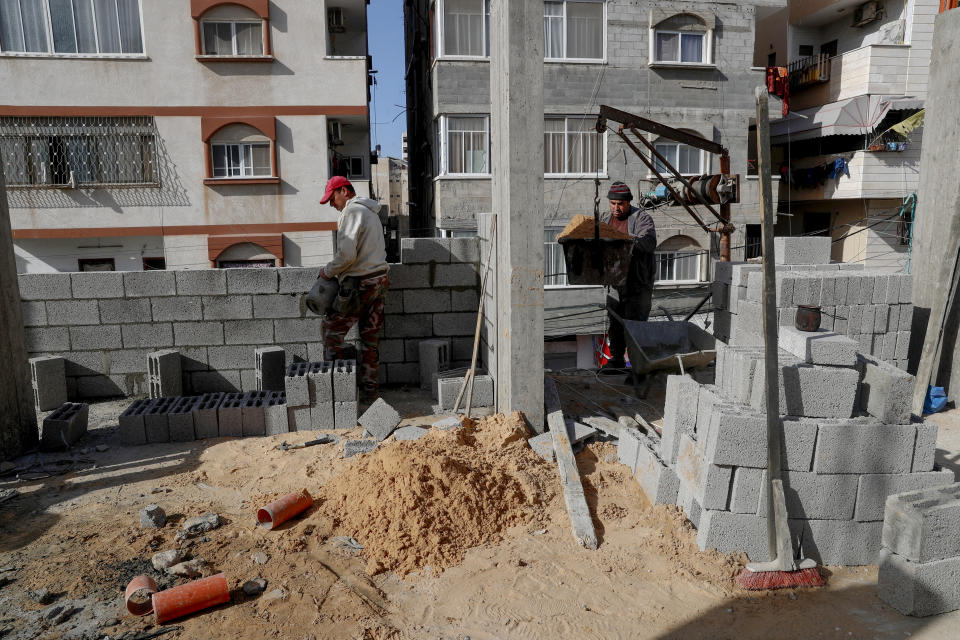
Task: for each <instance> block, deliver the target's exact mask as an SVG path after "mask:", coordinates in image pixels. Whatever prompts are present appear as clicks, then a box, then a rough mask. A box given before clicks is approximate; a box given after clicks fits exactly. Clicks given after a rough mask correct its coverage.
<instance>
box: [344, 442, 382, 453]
mask: <svg viewBox="0 0 960 640" xmlns="http://www.w3.org/2000/svg"><path fill="white" fill-rule="evenodd" d="M376 448H377V441H376V440H373V439H364V440H346V441H345V442H344V443H343V457H344V458H352V457H353V456H355V455H358V454H361V453H370V452H371V451H373V450H374V449H376Z"/></svg>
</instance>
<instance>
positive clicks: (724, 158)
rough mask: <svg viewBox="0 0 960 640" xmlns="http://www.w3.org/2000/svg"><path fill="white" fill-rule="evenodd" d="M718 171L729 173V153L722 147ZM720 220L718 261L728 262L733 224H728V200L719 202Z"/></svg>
mask: <svg viewBox="0 0 960 640" xmlns="http://www.w3.org/2000/svg"><path fill="white" fill-rule="evenodd" d="M720 173H722V174H723V175H729V174H730V154H729V153H727V150H726V149H724V150H723V153H721V154H720ZM720 222H722V223H723V228H722V229H721V230H720V261H721V262H730V239H731V237H732V236H733V226H732V225H731V224H730V202H729V201H728V202H721V203H720Z"/></svg>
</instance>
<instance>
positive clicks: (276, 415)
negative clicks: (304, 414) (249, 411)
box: [263, 391, 290, 436]
mask: <svg viewBox="0 0 960 640" xmlns="http://www.w3.org/2000/svg"><path fill="white" fill-rule="evenodd" d="M263 424H264V430H265V434H266V435H268V436H275V435H277V434H280V433H287V432H288V431H290V419H289V416H288V414H287V395H286V393H284V392H283V391H269V392H267V396H266V398H265V399H264V403H263Z"/></svg>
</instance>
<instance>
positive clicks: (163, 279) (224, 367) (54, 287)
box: [18, 238, 480, 399]
mask: <svg viewBox="0 0 960 640" xmlns="http://www.w3.org/2000/svg"><path fill="white" fill-rule="evenodd" d="M404 243H405V249H404V256H405V263H403V264H392V265H390V290H389V293H388V294H387V299H386V308H385V321H384V329H383V331H384V334H383V339H382V340H381V343H380V349H381V352H380V362H381V366H380V382H381V383H385V384H407V385H418V384H419V383H420V375H419V365H418V360H419V350H418V345H419V343H420V342H421V341H422V340H425V339H433V338H439V339H449V340H450V355H451V361H452V364H453V365H454V366H463V365H464V364H469V361H470V356H471V350H472V347H473V334H474V328H475V327H476V313H477V304H478V294H477V292H478V290H479V280H480V279H479V276H478V275H477V271H478V266H477V262H478V257H479V240H478V239H477V238H456V239H441V238H436V239H427V238H423V239H415V240H409V241H408V240H405V241H404ZM318 270H319V267H280V268H269V269H195V270H179V271H136V272H100V273H72V274H71V273H37V274H23V275H20V276H19V277H18V281H19V288H20V295H21V300H22V304H21V309H22V313H23V318H24V324H25V337H26V343H27V351H28V352H29V355H30V357H36V356H61V357H63V358H64V359H65V360H66V362H65V366H66V376H67V391H68V397H69V398H70V399H75V398H93V397H107V396H123V395H129V396H143V395H147V394H148V391H149V390H148V388H147V356H148V354H150V353H152V352H154V351H156V350H158V349H171V348H172V349H177V350H178V351H179V352H180V357H181V364H182V374H183V390H182V393H185V394H189V395H200V394H203V393H209V392H217V391H223V392H238V391H254V390H257V377H256V362H255V357H256V355H255V350H256V349H257V348H258V347H265V346H274V347H280V348H283V350H284V351H285V353H286V362H287V364H290V363H293V362H319V361H321V360H323V359H324V358H325V355H324V345H323V342H322V322H323V320H322V318H320V317H318V316H314V315H313V314H311V313H309V312H307V311H306V310H305V309H302V308H301V304H300V302H301V297H302V296H303V294H305V293H306V292H308V291H309V290H310V287H311V286H312V285H313V283H314V281H315V280H316V278H317V272H318ZM352 333H353V335H356V333H355V332H352ZM347 339H348V340H350V339H351V334H348V336H347ZM281 389H282V387H281ZM263 390H267V389H263ZM274 390H280V389H274Z"/></svg>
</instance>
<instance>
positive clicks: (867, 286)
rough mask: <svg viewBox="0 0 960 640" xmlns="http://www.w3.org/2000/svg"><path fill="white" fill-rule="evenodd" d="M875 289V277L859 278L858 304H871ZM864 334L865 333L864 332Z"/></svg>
mask: <svg viewBox="0 0 960 640" xmlns="http://www.w3.org/2000/svg"><path fill="white" fill-rule="evenodd" d="M876 288H877V276H875V275H866V276H861V278H860V304H862V305H864V306H868V305H872V304H873V291H874V289H876ZM865 333H866V332H865Z"/></svg>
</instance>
